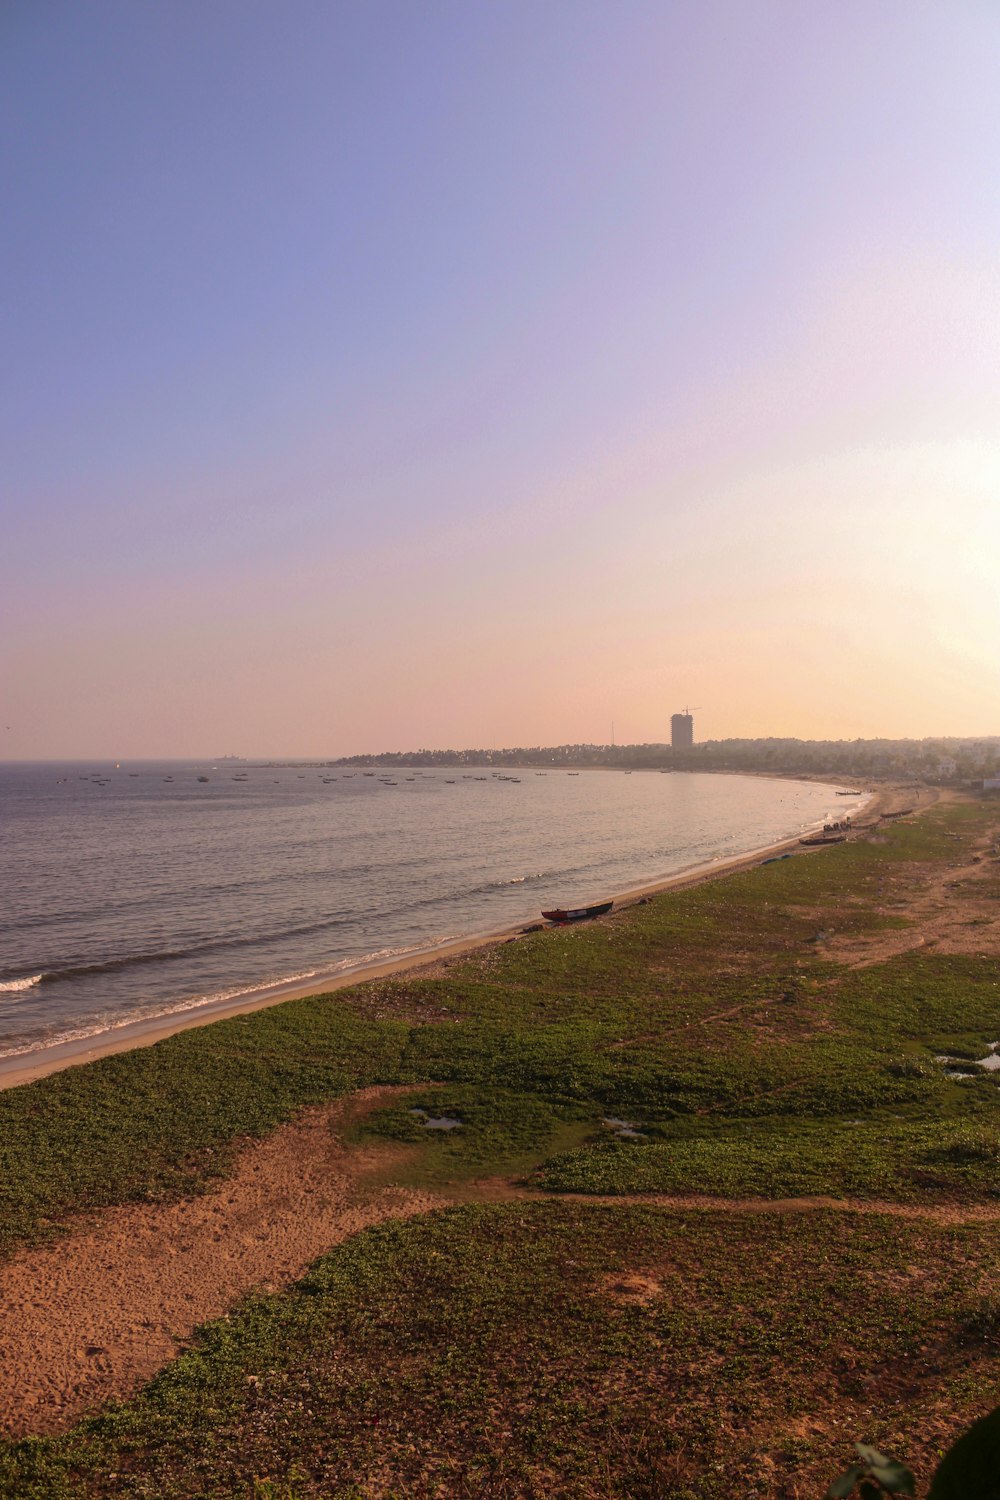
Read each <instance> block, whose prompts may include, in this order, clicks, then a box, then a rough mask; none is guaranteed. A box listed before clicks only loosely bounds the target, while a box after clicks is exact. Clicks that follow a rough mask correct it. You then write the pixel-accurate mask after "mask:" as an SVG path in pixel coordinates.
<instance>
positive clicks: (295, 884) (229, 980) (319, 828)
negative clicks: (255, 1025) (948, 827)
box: [0, 762, 854, 1056]
mask: <svg viewBox="0 0 1000 1500" xmlns="http://www.w3.org/2000/svg"><path fill="white" fill-rule="evenodd" d="M199 776H203V777H208V780H207V781H200V780H199V779H198V778H199ZM237 777H240V778H245V779H236V778H237ZM509 777H519V780H510V779H503V778H509ZM387 781H390V782H394V783H395V785H388V784H386V782H387ZM853 806H854V804H853V803H852V802H851V800H850V799H848V798H846V797H836V796H835V793H834V789H833V788H831V787H825V786H820V785H817V784H815V783H813V782H796V781H767V780H760V779H757V778H751V777H739V776H707V775H706V776H700V775H680V774H672V775H664V774H661V773H657V772H652V773H640V772H635V773H633V774H631V775H627V774H625V773H622V772H611V771H581V772H580V773H579V774H576V775H574V774H570V773H567V772H566V771H555V770H550V771H548V772H544V773H540V772H535V771H530V770H525V771H520V772H503V773H500V774H499V775H498V774H491V773H490V772H489V771H487V770H478V771H474V772H466V773H462V772H461V771H457V770H456V771H449V772H446V771H444V770H439V769H437V770H433V771H424V772H419V771H409V770H400V771H398V772H396V773H393V774H390V773H387V772H384V771H378V772H376V773H375V774H374V775H366V774H364V773H363V772H361V771H360V770H359V771H355V772H353V773H352V772H349V771H348V772H345V771H344V770H342V769H331V770H325V769H322V768H318V767H309V768H302V767H299V768H287V767H285V768H275V769H272V768H270V767H258V766H249V765H248V766H243V765H232V764H229V765H226V764H220V765H217V766H213V765H212V764H211V763H208V764H200V765H195V764H193V763H183V764H181V763H177V762H173V763H170V764H165V765H160V764H157V765H152V764H150V763H148V762H143V763H134V764H132V765H123V766H122V767H121V768H120V769H114V768H113V767H112V766H111V765H109V764H107V763H104V764H102V765H94V764H86V765H81V764H73V765H53V764H45V765H33V766H24V765H20V766H18V765H8V766H5V767H0V889H2V892H3V901H2V905H0V1056H7V1055H10V1054H12V1053H21V1052H26V1051H30V1050H32V1049H34V1048H36V1047H39V1046H44V1045H49V1044H51V1043H54V1042H58V1041H65V1040H69V1039H72V1038H79V1037H84V1036H90V1035H95V1034H97V1033H99V1032H102V1031H104V1030H107V1029H108V1028H111V1027H115V1026H119V1025H123V1024H125V1023H127V1022H129V1021H134V1020H138V1019H141V1018H145V1017H150V1016H154V1015H158V1014H165V1013H169V1012H173V1011H179V1010H182V1009H185V1008H187V1007H190V1006H197V1005H199V1004H204V1003H206V1002H207V1001H210V1000H213V999H218V998H221V997H223V996H233V995H236V994H241V993H251V992H252V991H253V990H255V989H258V988H267V987H269V986H271V985H273V984H275V983H278V982H282V981H291V980H300V981H306V980H312V979H316V980H317V981H322V980H323V979H324V978H326V977H329V976H333V975H336V974H338V973H342V972H344V971H345V970H348V969H350V968H352V967H354V966H356V965H358V964H361V963H363V962H365V961H371V960H373V959H376V958H382V957H390V956H393V955H397V954H404V953H406V952H408V951H411V950H416V949H421V948H426V947H428V946H430V945H433V944H437V943H441V942H444V941H447V940H448V939H449V938H454V937H458V936H464V935H469V934H478V933H482V932H487V931H490V930H493V929H496V928H498V927H502V926H505V925H508V924H513V923H517V922H520V921H522V920H529V919H537V918H538V916H539V913H540V911H541V908H542V907H549V906H553V905H564V904H574V903H577V904H579V903H582V902H584V901H587V900H596V899H598V898H600V897H604V896H608V895H613V894H615V893H616V892H620V891H623V890H626V889H628V888H629V887H634V886H637V885H640V884H643V883H644V882H647V881H652V880H655V879H656V878H657V877H660V876H665V875H669V874H672V873H674V872H677V871H679V870H683V869H686V868H689V867H691V866H694V865H701V864H706V863H710V862H712V861H713V860H718V859H724V858H727V857H731V856H733V855H734V854H738V853H741V852H745V851H750V850H753V849H757V848H760V847H762V846H764V845H766V844H768V843H772V842H774V841H775V840H776V839H778V838H780V837H782V836H785V835H790V834H794V833H797V832H799V831H801V830H802V829H803V828H806V827H809V826H812V825H814V824H815V823H816V822H817V821H820V820H822V819H823V818H824V817H825V816H826V815H828V814H830V813H833V812H836V813H837V814H838V815H843V813H844V812H845V811H851V809H852V807H853Z"/></svg>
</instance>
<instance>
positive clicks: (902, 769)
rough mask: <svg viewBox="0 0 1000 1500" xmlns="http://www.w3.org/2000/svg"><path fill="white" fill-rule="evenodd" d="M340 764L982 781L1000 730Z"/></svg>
mask: <svg viewBox="0 0 1000 1500" xmlns="http://www.w3.org/2000/svg"><path fill="white" fill-rule="evenodd" d="M329 764H331V765H338V766H410V767H419V766H479V767H482V766H495V767H509V766H539V767H543V766H554V767H569V766H574V767H576V766H605V767H607V766H610V767H617V768H620V769H623V770H664V771H667V770H676V771H771V772H778V771H780V772H783V773H791V772H801V773H803V774H808V775H817V774H819V773H826V774H837V775H850V776H857V777H860V778H864V777H869V778H870V777H879V776H900V775H902V776H911V775H912V776H914V777H920V778H921V779H922V780H931V781H952V780H959V781H961V780H981V779H983V778H985V777H990V776H994V775H997V774H1000V736H998V735H990V736H983V737H980V738H975V737H968V738H959V737H941V736H937V737H934V738H929V739H923V740H908V739H902V740H889V739H875V740H864V739H855V740H799V739H791V738H780V737H770V738H766V739H727V740H706V741H704V743H702V744H699V745H695V746H694V747H693V748H692V749H691V750H684V751H678V750H674V749H672V748H671V746H670V745H668V744H657V743H652V744H644V745H587V744H580V745H549V746H542V745H533V746H513V747H506V748H504V749H497V750H486V749H468V750H427V749H422V750H387V751H381V752H379V753H377V754H373V755H348V756H343V757H341V758H340V759H339V760H336V761H331V762H329Z"/></svg>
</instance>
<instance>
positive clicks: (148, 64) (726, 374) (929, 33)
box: [0, 0, 1000, 760]
mask: <svg viewBox="0 0 1000 1500" xmlns="http://www.w3.org/2000/svg"><path fill="white" fill-rule="evenodd" d="M0 24H2V34H3V43H4V44H3V47H2V48H0V182H2V186H3V192H4V204H5V209H6V215H5V217H6V224H7V233H6V234H5V236H4V237H3V243H2V245H0V272H2V275H3V283H4V287H5V291H6V294H7V295H6V298H5V310H4V313H3V323H2V330H0V331H2V336H3V342H4V351H5V356H6V357H5V361H4V373H3V376H2V377H0V378H2V381H3V389H2V400H0V440H2V442H3V447H4V453H5V464H4V477H3V491H2V499H0V510H2V515H0V522H2V525H0V759H4V760H10V759H20V758H24V759H31V758H44V757H52V758H59V757H66V758H72V757H84V756H93V757H100V758H110V759H112V760H114V759H125V758H129V757H131V758H136V757H143V756H146V757H149V756H157V755H162V756H189V755H190V756H194V755H200V754H205V753H206V747H209V749H211V747H213V746H214V747H216V749H217V750H222V749H231V750H235V751H237V752H240V753H247V754H252V755H255V756H289V757H290V756H306V755H314V756H323V757H335V756H338V755H349V754H352V753H355V752H362V751H377V750H384V749H389V748H391V747H393V746H396V747H399V748H400V749H404V748H413V747H414V746H418V745H429V746H449V745H454V746H463V745H475V744H482V745H486V746H488V745H491V744H507V745H533V744H534V745H545V744H559V743H567V742H579V743H582V742H596V743H600V742H602V741H604V740H606V739H607V738H608V737H609V727H610V725H611V722H612V720H613V721H614V723H615V737H616V739H617V740H618V741H619V743H647V742H654V741H657V742H659V741H666V740H668V739H669V735H670V713H671V712H672V711H673V710H672V709H671V708H670V707H668V706H667V705H673V704H676V705H683V704H685V703H696V704H699V705H703V706H702V707H701V708H699V711H698V739H699V741H700V740H703V739H719V738H726V737H730V736H747V737H754V736H760V735H776V736H783V735H792V736H798V737H802V738H807V739H818V738H837V739H839V738H844V739H852V738H855V737H876V736H885V737H888V738H899V737H912V738H918V739H919V738H923V737H924V736H934V735H939V736H944V735H989V734H992V733H995V732H997V731H998V729H1000V663H998V659H997V651H996V643H997V641H998V640H1000V590H998V589H997V587H996V581H995V572H996V561H997V558H998V557H1000V504H998V500H997V497H998V495H1000V439H998V433H997V427H996V412H997V410H998V409H1000V279H998V277H997V273H996V246H997V244H998V243H1000V200H998V197H997V194H996V191H995V183H994V176H995V166H994V164H995V162H996V161H997V160H998V159H1000V112H998V111H997V108H996V99H997V97H1000V9H998V8H997V7H996V6H994V5H992V4H986V3H981V0H947V3H945V0H940V3H933V0H932V3H929V4H927V5H923V6H920V7H913V6H912V5H909V4H904V3H902V0H885V3H882V4H879V5H878V6H875V7H873V6H871V5H868V4H863V3H862V0H844V3H843V4H840V5H837V6H835V7H834V6H803V5H801V4H799V3H798V0H760V3H759V4H756V5H752V6H747V5H746V4H745V3H744V0H704V3H698V4H694V3H680V4H672V3H671V4H668V3H666V0H664V3H654V0H626V3H624V4H621V5H615V6H614V7H612V6H611V5H610V4H608V3H607V0H603V3H594V0H572V3H570V0H552V3H551V4H549V5H546V6H538V5H535V4H528V3H527V0H504V3H502V4H500V5H497V6H490V7H486V6H474V5H462V4H458V3H455V0H428V3H427V4H424V5H421V6H419V7H414V6H410V5H406V4H404V3H402V0H371V3H369V4H366V5H364V6H346V5H329V4H327V3H325V0H323V3H321V0H289V3H288V4H287V5H284V6H281V7H271V6H264V5H247V4H245V3H244V0H214V3H213V4H212V5H211V6H203V5H199V4H195V3H194V0H174V3H172V4H170V5H157V4H153V5H150V6H142V7H138V6H124V5H121V4H120V3H117V0H78V3H77V4H75V5H73V6H71V7H70V6H62V7H49V6H20V7H9V8H8V9H7V11H6V12H5V14H4V18H3V21H2V23H0Z"/></svg>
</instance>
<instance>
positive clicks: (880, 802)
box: [0, 778, 937, 1090]
mask: <svg viewBox="0 0 1000 1500" xmlns="http://www.w3.org/2000/svg"><path fill="white" fill-rule="evenodd" d="M775 779H776V780H780V779H782V778H775ZM839 780H842V778H835V779H834V780H831V781H830V782H829V783H828V784H829V785H830V786H836V785H837V783H838V781H839ZM909 786H912V783H910V784H909ZM924 793H926V794H927V800H926V801H924V800H923V794H924ZM898 800H903V801H905V800H906V799H905V797H903V788H902V787H901V786H900V785H899V784H890V785H888V786H877V785H876V786H875V787H874V788H873V789H872V791H871V794H870V796H869V797H868V801H867V802H866V803H865V804H864V807H863V808H862V809H861V811H860V813H859V814H858V816H857V819H856V820H855V822H854V824H853V828H854V831H856V832H863V831H865V830H866V829H869V828H872V827H874V826H876V825H877V823H878V822H879V820H880V818H881V817H882V816H883V815H884V813H885V812H886V811H891V810H892V809H891V807H889V805H888V804H890V803H892V802H895V801H898ZM911 800H912V798H911ZM936 800H937V794H936V792H935V791H934V789H933V788H921V792H920V793H918V794H917V810H918V811H924V810H925V809H926V808H927V807H929V806H931V805H932V804H933V802H935V801H936ZM800 837H801V834H794V835H792V836H790V837H788V838H784V839H780V840H778V841H777V842H775V843H773V844H767V845H763V846H761V847H760V848H757V849H753V850H749V851H747V852H745V853H742V854H735V855H733V856H732V857H731V858H725V859H721V860H714V861H712V862H711V863H710V864H704V865H695V866H690V867H688V868H687V869H685V870H679V871H677V872H676V873H674V874H673V875H668V876H664V877H663V878H662V879H659V880H655V881H651V882H646V883H645V884H643V885H639V886H630V887H628V888H627V889H625V890H624V891H620V892H617V893H615V894H614V896H613V900H614V906H615V910H616V911H620V910H625V909H626V908H627V907H629V906H633V905H635V904H636V903H637V902H639V901H642V900H645V899H647V898H648V897H650V896H654V895H657V894H659V893H660V892H663V891H668V890H678V889H685V888H690V887H692V886H696V885H701V884H704V883H706V882H708V881H710V880H714V879H716V878H719V877H724V876H727V875H732V874H736V873H738V872H739V871H741V870H744V869H749V868H752V867H753V866H754V865H757V864H760V863H762V862H763V861H764V860H765V859H769V858H772V857H773V856H775V855H777V854H782V853H785V852H790V851H791V850H793V849H796V850H797V849H799V838H800ZM820 848H822V846H820ZM817 852H819V850H818V849H809V850H805V849H803V850H802V851H801V853H802V854H806V853H808V854H811V855H812V854H815V853H817ZM524 932H525V924H524V921H523V920H522V921H519V922H518V923H516V924H515V925H513V926H508V927H502V928H496V929H492V930H490V931H488V932H482V933H475V934H471V935H468V936H465V937H461V938H456V939H454V940H452V941H450V942H446V943H443V944H438V945H435V946H434V947H431V948H420V949H415V950H414V951H413V952H411V953H407V954H404V955H402V956H401V957H399V958H394V959H386V960H383V961H381V962H378V963H369V964H361V965H359V966H358V967H357V968H352V969H346V970H344V972H343V973H341V974H337V975H334V976H333V977H331V978H329V979H326V980H317V979H310V980H308V981H304V982H296V981H289V982H282V983H278V984H275V985H271V986H268V987H266V988H264V989H259V990H255V991H253V992H252V993H251V994H243V995H233V996H230V997H228V998H226V999H220V1000H214V1001H208V1002H206V1003H205V1004H203V1005H200V1006H193V1007H191V1008H189V1009H182V1010H178V1011H174V1012H170V1013H167V1014H162V1015H157V1016H149V1017H144V1018H142V1019H140V1020H137V1021H129V1022H126V1023H124V1024H123V1025H121V1026H119V1027H115V1028H112V1029H111V1030H108V1031H102V1032H97V1033H96V1034H95V1035H93V1036H88V1037H80V1038H72V1039H70V1040H67V1041H62V1042H55V1043H53V1044H51V1045H50V1046H47V1047H40V1048H37V1049H36V1050H33V1051H28V1052H18V1053H13V1054H12V1055H10V1056H9V1057H5V1058H0V1090H3V1089H9V1088H17V1087H19V1086H20V1085H21V1084H26V1083H34V1082H35V1081H36V1080H37V1079H40V1078H46V1077H48V1076H49V1075H50V1074H52V1073H59V1072H62V1071H63V1069H65V1068H71V1067H79V1066H81V1065H82V1064H84V1063H89V1062H96V1061H97V1060H98V1059H99V1058H102V1057H111V1056H114V1055H115V1054H116V1053H119V1052H131V1051H132V1050H133V1049H134V1048H137V1047H151V1046H154V1045H155V1044H156V1043H157V1042H161V1041H165V1040H166V1039H167V1038H168V1037H171V1036H175V1035H177V1034H178V1033H179V1032H182V1031H190V1030H193V1029H194V1028H196V1027H200V1026H210V1025H212V1024H213V1023H214V1022H215V1021H223V1020H229V1019H230V1018H232V1017H234V1016H242V1015H249V1014H251V1013H252V1012H254V1011H257V1010H265V1009H268V1008H270V1007H271V1006H273V1005H282V1004H284V1003H285V1002H287V1001H292V1000H307V999H310V998H313V997H315V996H319V995H328V994H333V993H334V992H335V991H337V990H341V989H348V988H350V987H351V986H353V985H356V984H364V983H366V982H367V981H369V980H372V979H384V978H387V977H388V976H390V975H394V974H400V973H404V972H408V971H410V970H425V971H428V972H433V970H434V968H435V967H436V966H437V965H439V964H441V965H443V964H446V963H450V962H453V961H454V960H456V959H458V958H463V957H465V955H466V954H468V953H472V952H477V951H479V950H481V949H485V948H489V947H492V946H494V945H496V944H500V943H506V942H511V941H514V940H516V939H517V938H518V937H520V936H522V935H523V933H524Z"/></svg>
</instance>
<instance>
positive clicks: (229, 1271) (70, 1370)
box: [0, 1088, 443, 1436]
mask: <svg viewBox="0 0 1000 1500" xmlns="http://www.w3.org/2000/svg"><path fill="white" fill-rule="evenodd" d="M396 1092H398V1090H393V1089H388V1088H383V1089H365V1090H362V1091H361V1092H359V1093H357V1094H354V1095H353V1096H352V1097H351V1098H350V1099H348V1100H339V1101H337V1103H335V1104H333V1105H329V1106H323V1107H321V1108H318V1109H311V1110H307V1111H306V1112H305V1113H303V1114H302V1115H301V1116H299V1117H298V1118H297V1119H296V1120H294V1121H293V1122H292V1123H291V1124H289V1125H286V1126H284V1127H283V1128H281V1129H279V1130H278V1131H276V1132H275V1133H274V1134H273V1135H272V1136H270V1137H268V1139H266V1140H264V1141H259V1142H255V1143H254V1144H252V1145H251V1146H249V1147H247V1149H246V1150H244V1151H243V1153H242V1154H241V1156H240V1158H239V1160H238V1162H237V1164H236V1167H235V1170H234V1172H233V1174H232V1175H231V1176H230V1177H228V1178H227V1179H226V1180H225V1181H223V1182H221V1183H220V1184H219V1186H218V1187H216V1188H214V1189H213V1190H212V1191H210V1192H208V1193H205V1194H204V1195H202V1196H200V1197H195V1198H185V1199H183V1200H182V1201H180V1202H178V1203H171V1204H166V1205H160V1204H150V1205H142V1206H130V1207H127V1208H116V1209H110V1210H107V1211H106V1212H104V1213H101V1214H99V1215H94V1216H90V1217H87V1218H81V1219H79V1220H78V1221H76V1222H75V1223H74V1224H72V1225H71V1226H70V1232H69V1234H68V1235H66V1236H65V1237H64V1238H60V1239H59V1240H58V1241H57V1242H56V1243H55V1244H52V1245H47V1246H44V1247H42V1248H36V1249H30V1250H26V1251H23V1252H21V1253H20V1254H18V1255H16V1256H14V1257H13V1258H12V1259H11V1260H9V1261H7V1262H6V1263H4V1264H3V1265H0V1307H2V1309H3V1324H2V1331H0V1432H2V1433H6V1434H8V1435H17V1436H20V1435H23V1434H25V1433H40V1432H56V1431H62V1430H65V1429H66V1428H68V1427H70V1426H72V1425H73V1423H74V1422H75V1421H76V1420H77V1419H78V1418H79V1417H80V1416H82V1415H83V1414H84V1413H85V1412H87V1411H92V1410H93V1409H94V1408H95V1407H98V1406H100V1405H102V1404H103V1403H104V1402H105V1401H107V1400H109V1399H110V1398H112V1397H124V1396H128V1395H130V1394H131V1393H132V1392H134V1391H135V1390H137V1389H138V1388H139V1387H140V1386H141V1385H142V1384H144V1383H145V1382H146V1381H147V1380H149V1379H150V1378H151V1377H152V1376H153V1375H155V1373H156V1372H157V1370H160V1369H162V1368H163V1366H164V1365H166V1364H168V1363H169V1362H170V1360H171V1359H173V1358H174V1357H175V1356H176V1354H177V1353H178V1352H179V1347H180V1346H181V1345H182V1344H183V1342H184V1341H185V1340H186V1339H188V1338H189V1337H190V1335H191V1333H192V1331H193V1330H194V1329H195V1328H196V1327H197V1326H198V1324H200V1323H203V1322H205V1321H206V1320H208V1319H210V1318H216V1317H219V1316H220V1315H221V1314H222V1313H224V1312H226V1311H227V1310H228V1309H229V1308H231V1307H232V1306H233V1305H234V1304H235V1303H236V1302H238V1301H239V1299H240V1298H241V1297H243V1296H245V1295H246V1294H247V1293H248V1292H250V1291H251V1290H253V1289H258V1290H273V1289H274V1288H277V1287H280V1286H284V1285H287V1284H288V1283H289V1282H290V1281H294V1280H295V1279H296V1278H298V1277H299V1276H301V1275H302V1273H303V1272H304V1271H305V1269H306V1267H307V1266H308V1265H309V1263H310V1262H311V1261H313V1260H315V1259H316V1257H317V1256H319V1255H321V1254H322V1253H323V1252H324V1251H326V1250H329V1249H330V1248H331V1246H333V1245H337V1244H339V1243H340V1242H341V1241H342V1240H345V1239H346V1238H347V1237H348V1236H349V1235H352V1234H356V1233H357V1232H358V1231H359V1230H362V1229H366V1228H368V1227H369V1226H370V1225H372V1224H377V1223H380V1222H381V1221H383V1220H385V1219H389V1218H393V1219H399V1218H406V1217H408V1216H410V1215H412V1214H419V1213H424V1212H426V1211H427V1210H428V1209H430V1208H434V1207H437V1206H439V1204H440V1203H441V1202H442V1201H443V1200H441V1199H438V1198H436V1197H435V1196H434V1195H433V1194H432V1193H429V1192H417V1191H408V1190H406V1189H402V1188H398V1187H386V1186H384V1185H381V1184H380V1183H379V1182H378V1180H377V1178H378V1174H379V1172H380V1171H384V1170H385V1169H387V1168H390V1167H391V1166H392V1165H393V1163H394V1161H398V1158H399V1155H400V1152H399V1150H398V1148H394V1147H392V1146H385V1147H383V1146H371V1147H368V1146H366V1147H361V1148H359V1147H350V1148H348V1147H347V1146H345V1144H344V1142H343V1140H342V1139H341V1138H340V1137H339V1136H338V1134H337V1131H338V1130H339V1129H341V1128H343V1126H344V1125H346V1124H348V1123H349V1122H350V1121H351V1120H352V1119H354V1118H357V1117H358V1116H359V1115H360V1114H362V1113H364V1112H366V1111H367V1110H370V1109H372V1108H374V1107H376V1106H377V1105H378V1104H379V1103H380V1102H381V1101H383V1100H384V1099H385V1098H387V1097H389V1096H391V1095H392V1094H394V1093H396Z"/></svg>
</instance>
